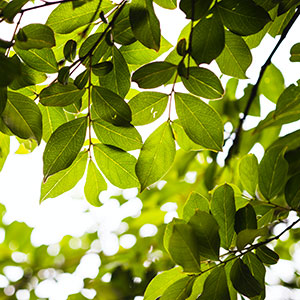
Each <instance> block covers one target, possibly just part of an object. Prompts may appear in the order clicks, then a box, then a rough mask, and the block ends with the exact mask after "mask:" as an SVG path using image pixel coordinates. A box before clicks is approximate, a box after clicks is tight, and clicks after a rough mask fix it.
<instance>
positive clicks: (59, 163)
mask: <svg viewBox="0 0 300 300" xmlns="http://www.w3.org/2000/svg"><path fill="white" fill-rule="evenodd" d="M28 4H29V1H28V0H12V1H5V0H0V22H7V23H11V24H14V32H13V35H12V38H11V40H7V39H5V38H3V37H2V38H1V36H0V116H1V118H0V169H2V168H3V166H4V164H5V160H6V158H7V156H8V155H9V152H10V140H11V139H12V138H16V139H17V140H18V142H19V144H20V148H19V150H18V153H23V154H26V153H30V152H32V151H34V149H35V148H36V147H39V146H41V147H43V146H44V145H45V149H44V154H43V178H41V194H40V202H43V201H45V200H46V199H48V198H55V197H57V196H59V195H61V194H63V193H65V192H67V191H69V190H70V189H72V188H73V187H75V186H76V184H77V183H78V182H79V181H80V180H82V178H84V182H85V184H84V195H85V199H86V201H88V202H89V203H90V204H91V205H92V206H96V207H100V206H101V205H102V202H101V195H100V193H101V192H102V191H105V190H106V189H107V185H108V184H112V185H113V186H115V187H117V188H119V189H121V190H124V189H129V188H136V189H137V190H138V197H139V198H140V199H141V200H142V202H143V208H142V211H141V214H140V215H139V216H138V217H137V216H130V217H126V218H124V219H123V222H124V223H126V224H127V225H128V228H127V229H126V230H125V231H120V232H119V233H117V234H118V235H119V237H120V238H121V237H122V236H123V235H126V234H130V235H134V236H135V238H136V242H135V244H134V245H133V246H132V247H130V248H129V249H125V248H122V247H120V249H119V252H118V253H117V254H115V255H113V256H109V255H104V254H103V252H102V251H101V250H99V251H96V250H95V249H96V248H95V242H96V241H99V239H100V243H101V236H100V237H99V236H98V235H97V229H95V230H94V231H93V232H88V233H85V234H84V235H83V236H82V237H80V238H77V241H79V242H80V243H79V246H78V247H77V246H76V247H75V246H72V240H74V239H73V238H72V237H71V236H65V237H64V238H63V239H62V240H61V242H60V243H59V250H58V251H57V253H55V254H53V252H51V251H49V247H47V246H46V245H42V246H40V247H34V246H33V245H32V244H31V243H30V235H31V231H32V229H31V228H29V227H28V226H27V225H26V224H24V223H18V222H13V223H11V224H5V223H2V221H1V223H0V225H1V227H2V229H3V230H4V232H5V238H4V242H3V243H2V245H1V246H0V261H1V268H0V272H4V271H3V270H5V268H6V267H8V266H18V267H21V268H22V270H23V273H22V274H23V275H21V277H20V278H18V279H17V280H15V281H14V280H10V282H9V285H7V286H6V287H5V288H4V289H3V293H2V294H1V295H0V299H3V300H4V299H14V298H16V299H40V298H41V297H42V296H39V295H38V293H37V289H38V287H39V285H40V284H42V283H43V282H44V281H45V280H47V279H49V278H54V279H57V276H59V274H61V273H72V272H74V271H75V270H76V268H77V267H78V265H79V264H80V261H81V260H82V258H83V257H85V256H86V255H88V254H89V253H91V252H94V253H97V255H99V256H100V258H101V267H100V269H99V272H98V274H97V276H96V277H95V278H93V279H90V278H85V280H84V284H83V287H82V289H81V290H80V291H78V292H77V293H73V294H72V295H70V296H69V297H68V299H71V300H81V299H88V298H89V296H86V295H87V294H86V293H85V292H86V291H87V290H94V291H95V294H94V296H92V297H94V299H99V300H101V299H103V300H104V299H105V300H110V299H112V300H113V299H119V300H120V299H121V300H127V299H128V300H129V299H135V297H136V296H143V297H144V298H143V299H145V300H155V299H160V300H173V299H177V300H184V299H188V300H196V299H197V300H206V299H208V300H234V299H237V297H241V298H239V299H245V297H246V298H249V299H253V300H259V299H265V297H266V296H267V295H266V283H265V274H266V268H268V267H269V266H270V265H274V264H277V263H278V260H279V259H287V260H292V255H293V247H294V245H295V243H296V242H297V241H298V239H299V228H298V227H299V222H300V218H299V213H300V130H294V131H292V132H291V133H289V134H287V135H285V136H281V135H280V131H281V128H282V126H283V125H285V124H288V123H292V122H294V121H297V120H300V86H299V81H298V82H296V80H298V79H299V78H296V79H295V82H294V83H293V84H291V85H289V86H285V82H284V77H283V75H282V74H281V72H280V70H279V69H278V68H277V67H276V66H275V65H274V64H272V58H273V55H274V54H275V53H276V52H277V49H278V48H279V47H280V45H281V43H282V42H283V41H284V39H285V38H286V36H287V34H288V33H289V31H290V29H291V28H292V26H293V24H294V22H295V21H296V19H297V18H298V16H299V14H300V8H299V4H300V1H297V0H180V1H178V3H177V1H176V0H154V1H151V0H132V1H127V0H122V1H121V2H120V3H118V4H116V3H113V2H110V1H109V0H58V1H52V2H50V1H49V2H48V1H43V2H42V3H40V4H34V3H32V4H31V5H28ZM156 5H158V6H160V7H162V8H165V9H169V10H174V9H177V8H179V9H180V10H181V11H182V12H183V13H184V14H185V17H186V19H187V20H188V24H187V26H186V27H184V28H182V32H181V33H180V35H179V37H178V42H177V44H176V45H171V44H170V43H169V41H168V40H167V38H168V37H167V36H166V37H163V36H162V34H161V26H160V20H159V18H158V17H157V15H156V12H155V7H156ZM44 7H48V8H49V16H48V18H47V19H46V20H45V22H44V23H43V24H42V23H41V24H38V23H31V24H28V25H24V26H23V24H22V18H23V17H24V15H26V13H27V12H28V11H32V10H35V11H36V12H37V13H38V11H39V10H40V9H42V8H44ZM53 7H55V8H54V9H53ZM0 26H1V24H0ZM170 26H172V25H171V24H170ZM266 35H270V36H272V37H274V38H275V37H278V42H277V43H276V45H275V47H274V48H273V49H265V50H264V51H265V52H266V53H267V52H269V56H268V58H267V59H266V61H265V63H264V64H263V65H262V66H261V69H260V73H259V74H258V75H259V76H258V79H257V81H256V83H254V84H248V86H246V87H245V89H244V93H243V96H241V97H240V96H238V93H237V90H238V88H239V87H240V86H241V85H243V80H245V79H247V78H248V77H247V75H246V71H247V70H248V68H249V66H250V65H251V63H252V60H253V61H255V60H256V59H257V58H256V57H255V56H254V57H252V55H253V52H252V51H251V50H252V49H254V48H256V47H258V46H259V45H260V43H261V41H262V40H263V38H264V37H265V36H266ZM163 54H165V55H163ZM162 55H163V56H162ZM162 57H163V58H162ZM289 59H290V62H291V63H299V62H300V43H299V41H295V44H294V46H293V47H292V48H291V49H290V58H289ZM212 62H216V64H217V66H218V68H219V70H220V74H222V75H221V76H219V73H218V74H215V73H214V72H213V71H212V69H211V68H210V67H209V64H210V63H212ZM223 75H226V76H228V78H229V80H227V82H226V84H224V82H225V81H223V80H221V79H222V78H221V77H224V76H223ZM266 101H271V102H273V104H274V107H275V109H274V110H273V111H271V112H270V113H269V114H268V115H267V116H266V117H265V118H261V121H260V122H259V123H258V125H257V126H256V127H255V128H252V129H250V130H245V129H244V127H243V126H244V124H245V121H246V119H247V117H248V116H255V117H259V116H260V115H261V106H263V105H264V102H266ZM174 115H175V117H173V116H174ZM157 120H158V121H157ZM156 121H157V122H156ZM151 123H153V126H151V125H150V126H146V125H148V124H151ZM224 125H226V126H225V129H226V130H224ZM144 128H147V130H150V131H151V132H150V134H149V135H148V137H147V138H146V139H145V140H143V138H142V136H141V132H143V130H144ZM149 128H150V129H149ZM228 128H230V129H229V130H228ZM257 143H259V144H260V145H261V146H262V147H263V148H264V155H263V157H262V159H261V160H260V161H259V160H258V158H257V157H256V156H255V155H254V154H251V153H249V152H250V151H251V149H252V148H253V146H254V145H256V144H257ZM220 153H223V157H224V156H225V159H224V161H223V162H222V161H221V159H220ZM224 153H225V154H224ZM99 195H100V197H99ZM114 198H117V200H118V201H119V202H120V204H121V205H123V204H125V203H126V201H127V199H126V197H124V194H122V193H121V194H120V196H117V197H114ZM47 201H51V200H47ZM170 202H171V203H176V205H177V213H178V218H174V219H173V220H172V221H171V222H165V220H164V217H165V211H164V210H163V209H162V206H163V205H165V204H167V203H170ZM0 212H1V214H2V216H3V215H4V213H5V207H2V206H1V210H0ZM145 224H152V225H154V226H156V229H157V233H156V234H154V235H152V236H146V237H145V236H142V235H141V234H140V233H139V232H140V228H141V227H142V226H143V225H145ZM278 224H280V225H284V226H283V229H282V230H281V231H280V232H279V233H278V234H277V233H275V232H276V228H277V225H278ZM297 225H298V227H297ZM280 228H282V227H280ZM277 232H278V231H277ZM286 232H289V237H288V239H286V240H285V241H283V240H281V237H282V235H283V234H285V233H286ZM16 253H17V254H16ZM22 255H23V256H22ZM298 272H299V270H298ZM4 273H5V272H4ZM107 274H110V277H109V279H108V280H104V279H103V278H104V277H103V276H104V275H107ZM2 276H3V275H2ZM298 276H299V273H297V272H296V273H295V277H294V279H293V280H292V281H291V282H284V281H282V282H281V284H282V285H283V286H286V287H288V288H297V287H298V286H299V282H298V280H297V277H298ZM8 279H9V278H8ZM22 293H23V294H24V293H25V295H30V296H28V297H27V298H24V297H23V298H21V296H20V295H21V294H22ZM238 295H239V296H238ZM11 297H12V298H11Z"/></svg>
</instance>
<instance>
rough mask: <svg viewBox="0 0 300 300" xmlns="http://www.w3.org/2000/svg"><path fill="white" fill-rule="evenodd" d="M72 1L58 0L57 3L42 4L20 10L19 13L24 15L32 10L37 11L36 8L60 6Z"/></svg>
mask: <svg viewBox="0 0 300 300" xmlns="http://www.w3.org/2000/svg"><path fill="white" fill-rule="evenodd" d="M73 1H74V0H59V1H53V2H45V3H44V4H41V5H37V6H32V7H28V8H24V9H21V10H20V13H24V12H26V11H30V10H34V9H38V8H43V7H46V6H50V5H54V4H61V3H67V2H73Z"/></svg>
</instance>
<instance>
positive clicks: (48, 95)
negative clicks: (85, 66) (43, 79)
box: [40, 82, 85, 106]
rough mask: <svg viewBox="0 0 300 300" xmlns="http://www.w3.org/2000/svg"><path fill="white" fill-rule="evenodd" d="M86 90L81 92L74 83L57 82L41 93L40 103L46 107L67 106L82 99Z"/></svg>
mask: <svg viewBox="0 0 300 300" xmlns="http://www.w3.org/2000/svg"><path fill="white" fill-rule="evenodd" d="M84 93H85V90H79V89H78V88H77V87H76V86H75V85H74V84H73V83H69V84H66V85H65V84H61V83H59V82H55V83H53V84H51V85H50V86H48V87H46V88H44V89H43V90H42V91H41V93H40V103H41V104H43V105H45V106H67V105H70V104H72V103H74V102H76V101H78V100H80V99H81V97H82V96H83V94H84Z"/></svg>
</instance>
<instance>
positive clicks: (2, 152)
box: [0, 132, 10, 171]
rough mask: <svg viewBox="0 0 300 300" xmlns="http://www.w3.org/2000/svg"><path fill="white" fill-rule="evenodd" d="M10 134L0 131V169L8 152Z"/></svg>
mask: <svg viewBox="0 0 300 300" xmlns="http://www.w3.org/2000/svg"><path fill="white" fill-rule="evenodd" d="M9 146H10V136H8V135H6V134H3V133H2V132H0V171H1V170H2V168H3V166H4V163H5V161H6V158H7V156H8V154H9Z"/></svg>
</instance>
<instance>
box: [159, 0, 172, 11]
mask: <svg viewBox="0 0 300 300" xmlns="http://www.w3.org/2000/svg"><path fill="white" fill-rule="evenodd" d="M154 2H155V3H156V4H158V5H159V6H161V7H163V8H166V9H175V8H176V7H177V5H176V4H177V3H176V0H155V1H154Z"/></svg>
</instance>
